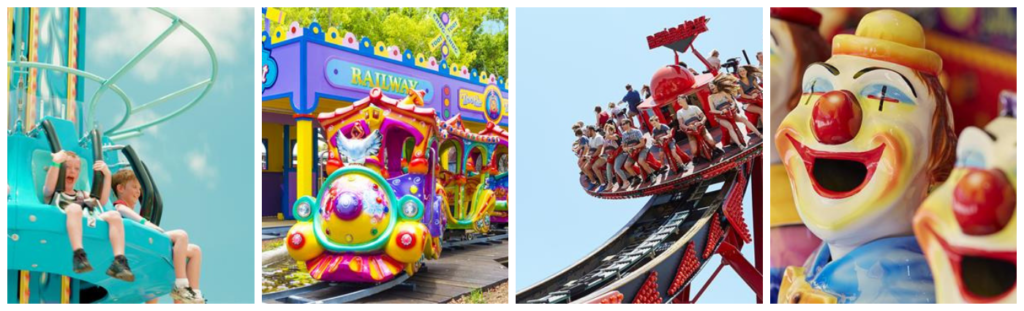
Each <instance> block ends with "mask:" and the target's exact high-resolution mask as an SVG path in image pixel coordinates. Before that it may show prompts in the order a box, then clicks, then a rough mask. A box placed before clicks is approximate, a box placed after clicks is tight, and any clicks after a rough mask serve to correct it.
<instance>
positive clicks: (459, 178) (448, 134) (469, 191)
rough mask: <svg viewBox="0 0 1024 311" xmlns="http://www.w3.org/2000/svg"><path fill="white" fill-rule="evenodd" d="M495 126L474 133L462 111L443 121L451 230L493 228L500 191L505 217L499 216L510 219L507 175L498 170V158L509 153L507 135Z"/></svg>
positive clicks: (442, 152)
mask: <svg viewBox="0 0 1024 311" xmlns="http://www.w3.org/2000/svg"><path fill="white" fill-rule="evenodd" d="M494 127H496V126H494V125H493V124H492V125H490V127H489V129H485V130H484V131H482V132H480V133H472V132H470V131H469V130H467V129H466V128H465V126H463V124H462V115H461V114H456V115H455V116H453V117H452V118H451V119H448V120H447V121H444V122H441V139H442V142H441V145H440V149H439V151H440V152H439V154H440V155H441V156H440V160H441V167H442V173H441V175H440V181H441V184H442V185H443V186H444V191H445V193H446V194H447V195H448V198H447V199H448V203H449V206H448V207H447V208H445V209H444V211H445V216H446V217H447V218H448V229H450V230H473V231H476V232H480V233H487V232H488V231H490V230H491V220H492V219H494V217H493V216H494V214H495V208H496V206H497V205H499V204H498V203H497V202H498V198H499V195H500V196H502V198H503V199H502V202H503V203H502V204H500V205H501V206H502V208H503V209H504V212H505V214H504V216H505V217H501V214H500V213H499V214H498V216H499V217H498V219H505V222H507V215H508V214H507V212H508V203H507V193H508V179H507V178H508V176H507V173H501V174H497V175H495V174H496V173H499V172H498V171H499V170H498V162H499V161H496V160H499V159H501V158H500V157H501V156H502V155H507V153H508V136H507V134H504V131H501V130H495V129H494ZM503 134H504V135H505V136H502V135H503Z"/></svg>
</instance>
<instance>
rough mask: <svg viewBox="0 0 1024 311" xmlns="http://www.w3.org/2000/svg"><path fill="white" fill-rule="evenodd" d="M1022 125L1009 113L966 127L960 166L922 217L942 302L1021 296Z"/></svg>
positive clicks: (921, 237)
mask: <svg viewBox="0 0 1024 311" xmlns="http://www.w3.org/2000/svg"><path fill="white" fill-rule="evenodd" d="M1016 129H1017V121H1016V119H1014V118H1008V117H1001V118H997V119H995V120H993V121H992V122H991V123H989V124H988V125H987V126H985V129H984V130H982V129H979V128H975V127H968V128H967V129H965V130H964V132H963V133H961V134H960V139H959V143H958V144H957V164H956V168H954V169H953V173H952V174H951V176H950V178H949V179H947V180H946V182H945V183H943V184H942V185H940V186H939V187H937V188H936V189H935V190H934V191H933V192H932V193H931V194H930V195H929V196H928V198H927V199H926V200H925V201H924V204H923V205H922V206H921V208H920V210H919V211H918V212H917V215H916V217H915V218H914V232H915V234H916V235H917V238H918V241H919V242H920V243H921V247H922V249H923V250H924V253H925V256H926V258H927V259H928V264H929V266H930V267H931V270H932V275H933V276H934V278H935V287H936V291H935V294H936V298H937V300H938V302H942V303H990V302H1000V303H1014V302H1016V297H1017V277H1016V271H1017V210H1016V203H1017V191H1016V189H1017V173H1016V172H1017V160H1016V157H1017V152H1016V147H1017V132H1016Z"/></svg>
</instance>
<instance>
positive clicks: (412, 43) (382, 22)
mask: <svg viewBox="0 0 1024 311" xmlns="http://www.w3.org/2000/svg"><path fill="white" fill-rule="evenodd" d="M281 10H282V11H283V12H284V14H285V21H286V23H291V22H292V21H298V22H299V24H301V25H302V27H307V26H309V24H310V23H312V22H313V21H314V20H315V21H317V22H318V23H320V26H321V27H323V28H324V29H325V30H326V29H328V28H330V27H335V28H338V30H339V31H341V32H342V33H344V32H351V33H353V34H355V35H356V36H361V37H369V38H370V39H371V40H373V41H374V42H377V41H381V40H383V41H384V44H386V45H388V46H391V45H395V46H398V47H399V48H401V49H403V50H405V49H408V50H410V51H412V52H413V54H414V55H415V54H416V53H423V54H424V55H427V56H428V57H429V56H431V55H432V56H434V57H436V58H438V59H440V58H441V51H440V50H435V51H431V50H430V43H429V42H430V40H431V39H433V38H434V37H435V36H437V35H438V34H439V30H438V29H437V27H436V26H434V22H433V20H432V19H431V17H430V16H431V13H437V14H439V15H440V14H441V13H443V12H448V15H449V16H451V17H452V18H453V19H455V20H457V21H458V22H459V28H458V29H456V30H455V33H454V34H453V39H454V40H455V45H457V46H458V47H459V50H460V54H459V55H458V56H456V55H455V54H454V53H450V54H449V55H448V63H455V64H459V65H465V66H467V67H469V68H472V69H477V70H478V71H485V72H487V73H488V74H495V75H498V76H501V77H508V9H507V8H283V9H281ZM272 26H273V27H277V26H278V25H276V24H272Z"/></svg>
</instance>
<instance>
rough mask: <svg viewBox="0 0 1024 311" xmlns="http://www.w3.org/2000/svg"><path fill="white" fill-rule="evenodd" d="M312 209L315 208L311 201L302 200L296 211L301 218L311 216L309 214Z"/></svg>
mask: <svg viewBox="0 0 1024 311" xmlns="http://www.w3.org/2000/svg"><path fill="white" fill-rule="evenodd" d="M312 211H313V209H311V208H310V207H309V202H300V203H299V206H298V207H296V208H295V212H296V213H298V214H299V217H301V218H306V217H309V214H310V213H311V212H312Z"/></svg>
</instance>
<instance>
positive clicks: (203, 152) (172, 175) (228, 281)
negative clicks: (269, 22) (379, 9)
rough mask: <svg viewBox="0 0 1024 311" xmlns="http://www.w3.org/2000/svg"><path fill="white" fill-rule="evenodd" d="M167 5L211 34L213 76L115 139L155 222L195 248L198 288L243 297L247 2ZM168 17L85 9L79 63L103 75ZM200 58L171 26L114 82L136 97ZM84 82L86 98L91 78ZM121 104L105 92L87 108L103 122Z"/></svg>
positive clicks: (199, 70) (248, 195) (185, 72)
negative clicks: (129, 159)
mask: <svg viewBox="0 0 1024 311" xmlns="http://www.w3.org/2000/svg"><path fill="white" fill-rule="evenodd" d="M170 11H171V12H172V13H176V14H178V15H179V16H180V17H182V18H183V19H184V20H185V21H188V22H189V23H192V24H193V25H194V26H195V27H196V28H197V29H198V30H199V32H200V33H202V34H203V35H204V36H205V37H206V38H207V40H209V41H210V42H211V44H212V45H213V48H214V50H215V53H216V54H217V58H218V61H219V64H220V66H219V68H220V72H219V76H218V77H217V81H216V83H215V85H214V87H213V89H212V91H211V92H210V93H209V94H208V95H207V96H206V97H205V98H204V99H203V101H202V102H200V103H199V104H198V105H196V106H195V107H193V108H192V109H191V110H189V111H187V112H185V113H184V114H182V115H180V116H178V117H177V118H174V119H172V120H170V121H167V122H164V123H162V124H160V125H157V126H155V127H153V128H149V129H147V130H145V131H144V135H143V136H141V137H137V138H131V139H127V140H124V141H119V142H118V143H121V144H130V145H132V146H133V147H134V148H135V149H136V151H137V152H138V153H139V155H140V157H141V158H142V159H143V160H144V161H146V163H147V165H148V166H149V167H150V170H151V173H152V174H153V175H154V179H155V181H156V184H157V186H158V187H159V188H160V193H161V195H162V196H163V200H164V212H163V221H162V224H161V227H163V228H164V229H184V230H185V231H187V232H188V233H189V236H190V238H191V241H192V243H194V244H198V245H199V246H200V247H202V248H203V252H204V254H203V268H202V271H203V276H202V278H201V280H202V283H201V289H202V291H203V294H204V296H206V298H207V299H209V301H210V302H212V303H226V302H234V303H242V302H249V303H251V302H253V292H254V285H253V282H254V280H255V277H254V275H253V274H254V273H255V271H256V269H255V260H254V259H253V254H254V248H253V247H254V245H255V243H254V232H255V231H254V230H255V227H254V219H253V213H255V210H256V207H255V202H254V195H253V189H254V185H255V182H254V180H253V178H254V174H253V170H254V169H255V150H254V148H253V140H252V139H253V138H252V137H253V129H254V127H253V124H254V122H255V121H254V119H253V113H254V111H255V108H254V107H253V105H257V104H258V102H257V101H256V99H255V93H254V92H253V87H254V84H253V83H255V80H254V78H253V74H254V73H255V71H254V68H256V67H255V63H254V61H253V48H254V47H255V42H253V40H254V34H253V27H254V21H253V18H254V14H253V11H252V9H251V8H229V9H220V8H218V9H170ZM169 24H170V21H169V20H168V19H167V18H164V17H163V16H162V15H159V14H157V13H155V12H153V11H150V10H147V9H131V8H125V9H120V8H119V9H100V8H97V9H92V8H90V9H87V19H86V31H87V33H86V38H85V40H86V47H85V51H86V64H85V66H86V70H87V71H89V72H92V73H95V74H98V75H100V76H104V77H109V76H111V75H112V74H113V73H114V72H115V71H117V69H118V68H120V67H121V66H122V65H123V64H124V63H126V62H127V61H128V60H129V59H130V58H131V57H132V56H134V55H135V53H137V52H138V51H140V50H141V49H142V48H143V47H144V46H145V45H147V44H148V43H149V42H151V41H152V39H154V38H156V37H157V36H158V35H159V34H160V33H161V32H163V31H164V29H166V27H167V26H168V25H169ZM210 68H211V66H210V61H209V56H207V54H206V51H205V49H204V48H203V47H202V45H201V44H200V43H199V41H198V39H195V37H193V36H192V35H191V34H190V33H188V32H187V31H185V29H184V28H179V29H178V30H177V31H176V32H175V34H174V35H171V36H170V37H169V38H168V39H167V40H166V41H165V42H164V43H163V45H161V46H160V47H158V48H157V49H155V50H154V51H153V52H152V53H151V54H150V55H149V56H148V57H147V58H146V59H144V60H143V61H142V62H140V63H139V64H138V66H136V68H135V69H133V70H132V71H130V72H129V73H128V74H127V75H126V76H125V77H124V78H123V79H121V81H119V82H118V83H117V84H118V85H119V86H120V87H121V88H122V89H123V90H125V91H126V92H127V93H128V95H129V96H130V97H131V98H132V100H133V101H135V102H136V105H139V104H142V103H146V102H149V101H151V100H153V99H156V98H159V97H160V96H163V95H166V94H168V93H170V92H172V91H175V90H178V89H180V88H183V87H185V86H188V85H191V84H193V83H196V82H199V81H201V80H203V79H205V78H207V77H209V74H210ZM85 85H86V92H85V95H86V97H85V99H86V100H88V99H89V98H90V96H92V94H94V93H95V91H96V88H97V85H96V84H95V83H91V82H86V84H85ZM194 96H195V95H189V96H184V97H183V98H179V99H177V100H173V101H171V102H167V103H164V104H162V105H161V106H159V107H157V108H154V109H152V111H146V112H143V113H140V114H137V115H134V116H133V119H131V120H130V121H129V124H128V125H127V126H126V127H124V128H128V127H131V124H140V123H141V122H145V121H147V120H154V119H155V118H156V117H159V116H162V115H165V114H166V113H168V112H170V111H172V110H175V109H177V108H178V107H180V106H181V105H182V104H183V103H184V102H186V100H190V99H191V98H194ZM122 113H123V106H122V104H121V102H120V99H118V97H117V96H115V95H113V93H111V92H107V93H106V95H105V96H104V97H103V98H102V101H101V104H100V107H99V108H98V109H97V115H98V116H100V117H98V120H99V121H100V124H101V125H103V127H104V129H106V128H109V127H110V126H112V125H113V124H114V123H113V122H114V118H115V116H118V117H119V116H120V115H121V114H122ZM161 302H170V299H169V297H167V296H165V297H163V298H161Z"/></svg>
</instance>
